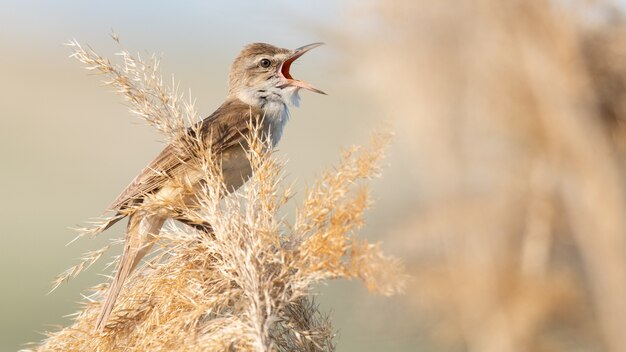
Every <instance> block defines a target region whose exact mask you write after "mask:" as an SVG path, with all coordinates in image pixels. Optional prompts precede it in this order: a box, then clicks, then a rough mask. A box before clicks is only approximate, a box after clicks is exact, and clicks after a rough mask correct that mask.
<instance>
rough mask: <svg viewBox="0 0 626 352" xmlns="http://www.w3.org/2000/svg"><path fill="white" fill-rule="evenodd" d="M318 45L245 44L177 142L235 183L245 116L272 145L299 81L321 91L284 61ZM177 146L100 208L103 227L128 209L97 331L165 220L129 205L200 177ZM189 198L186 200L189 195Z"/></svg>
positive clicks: (242, 163) (244, 170)
mask: <svg viewBox="0 0 626 352" xmlns="http://www.w3.org/2000/svg"><path fill="white" fill-rule="evenodd" d="M318 45H319V44H318V43H316V44H311V45H308V46H305V47H302V48H299V49H296V50H288V49H281V48H277V47H274V46H272V45H269V44H263V43H255V44H251V45H248V46H247V47H245V48H244V49H243V50H242V52H241V53H240V54H239V56H238V57H237V58H236V59H235V61H234V63H233V65H232V67H231V73H230V77H229V91H228V97H227V99H226V101H225V102H224V103H223V104H222V105H221V106H220V107H219V108H218V109H217V110H216V111H215V112H214V113H213V114H211V115H210V116H209V117H207V118H206V119H204V120H202V121H201V122H199V124H198V125H197V126H194V127H192V128H190V129H188V130H187V133H186V135H185V137H184V138H183V139H182V143H181V144H182V145H184V144H185V143H186V142H188V141H190V140H191V139H199V140H201V141H202V143H203V144H204V146H205V147H206V149H209V150H211V151H212V152H213V153H215V155H216V156H217V157H218V158H220V159H221V160H220V161H221V165H222V173H223V177H224V183H225V185H226V189H227V190H229V191H233V190H236V189H237V188H239V187H240V186H241V185H242V184H243V183H244V182H245V181H246V180H247V179H248V178H249V177H250V175H251V172H252V170H251V167H250V164H249V162H248V159H247V157H246V149H245V148H246V143H245V136H247V135H248V133H249V131H248V128H249V123H251V122H252V123H260V124H261V126H257V127H260V131H261V133H262V134H265V135H267V136H270V137H271V140H272V142H273V144H276V143H277V142H278V140H279V139H280V136H281V134H282V129H283V126H284V124H285V123H286V121H287V118H288V110H287V104H290V103H291V102H296V103H297V97H298V90H299V89H300V88H305V89H309V90H311V91H314V92H317V93H323V92H321V91H319V90H317V89H316V88H314V87H313V86H311V85H310V84H308V83H306V82H302V81H298V80H295V79H293V78H292V77H291V75H290V73H289V66H290V65H291V63H292V62H293V61H294V60H296V59H297V58H298V57H300V56H301V55H302V54H304V53H305V52H307V51H308V50H310V49H312V48H314V47H316V46H318ZM196 134H199V135H198V136H196ZM185 150H186V149H185V148H180V147H177V146H174V145H168V146H166V147H165V148H164V149H163V151H162V152H161V153H160V154H159V155H158V156H157V157H156V158H155V159H154V160H153V161H152V162H150V164H148V166H146V167H145V168H144V169H143V170H142V171H141V172H140V173H139V175H137V177H135V179H134V180H133V181H132V182H131V183H130V184H129V185H128V187H126V189H124V190H123V191H122V192H121V194H120V195H119V196H118V197H117V198H116V199H115V201H113V203H112V204H111V205H110V206H109V208H108V210H111V211H114V212H117V216H115V217H114V218H112V220H111V221H110V222H109V223H108V224H107V225H106V227H105V228H104V230H106V229H107V228H109V227H110V226H112V225H113V224H114V223H116V222H117V221H119V220H121V219H122V218H123V217H124V216H125V214H128V213H129V212H130V214H129V221H128V227H127V232H126V240H125V241H126V242H125V245H124V250H123V253H122V257H121V259H120V262H119V264H118V268H117V272H116V275H115V277H114V279H113V282H112V283H111V285H110V287H109V291H108V293H107V297H106V299H105V301H104V303H103V305H102V309H101V312H100V315H99V316H98V318H97V321H96V326H95V328H96V330H97V331H103V330H104V328H105V326H106V323H107V321H108V319H109V317H110V315H111V313H112V311H113V307H114V305H115V301H116V300H117V297H118V295H119V294H120V292H121V290H122V287H123V285H124V282H125V280H126V279H127V278H128V276H129V275H130V273H131V272H132V271H133V269H134V268H135V267H136V266H137V265H138V263H139V262H140V261H141V259H142V258H143V257H144V256H145V255H146V254H148V253H149V251H150V249H151V247H152V244H153V243H154V241H155V239H156V236H157V235H158V234H159V232H160V230H161V227H162V226H163V224H164V223H165V221H166V220H167V219H168V218H170V217H172V214H168V213H167V212H166V211H158V210H157V211H154V212H148V211H147V210H136V211H132V209H133V208H132V205H135V204H140V203H144V202H146V201H150V200H151V199H157V200H172V199H173V198H174V197H179V196H180V195H181V192H182V191H183V190H182V188H181V187H180V185H179V183H178V182H175V181H174V180H180V179H184V180H186V181H187V182H189V183H191V184H193V185H199V184H200V181H201V179H200V175H201V173H200V172H198V170H196V169H194V167H193V166H192V165H193V163H189V161H191V160H192V155H189V153H187V152H185ZM148 195H150V197H147V196H148ZM189 198H193V196H191V197H189ZM190 202H191V203H193V199H190ZM129 210H130V211H129ZM174 218H176V219H177V220H180V221H182V222H184V223H187V224H189V225H192V226H196V225H198V226H199V227H201V228H205V229H208V228H210V225H209V224H195V223H193V222H192V221H190V220H189V219H184V218H177V217H175V216H174Z"/></svg>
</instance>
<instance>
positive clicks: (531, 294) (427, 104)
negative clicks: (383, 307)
mask: <svg viewBox="0 0 626 352" xmlns="http://www.w3.org/2000/svg"><path fill="white" fill-rule="evenodd" d="M607 3H608V4H609V5H608V6H609V7H608V8H607V7H605V6H607ZM610 3H611V2H584V3H583V2H578V1H573V2H572V1H565V2H564V1H550V0H538V1H501V0H480V1H475V0H459V1H454V2H444V1H436V0H435V1H433V0H421V1H413V0H406V1H394V2H386V1H375V2H374V3H372V2H368V4H369V5H367V6H371V7H368V8H366V10H365V11H360V12H358V13H360V14H362V15H364V16H366V18H367V20H366V21H365V23H366V24H367V25H363V26H357V28H358V30H359V33H358V35H354V36H353V37H350V41H347V43H351V44H353V45H354V53H353V55H354V56H355V57H358V60H354V59H352V60H349V61H350V63H351V64H352V65H358V66H359V67H357V75H358V76H359V77H364V78H365V79H367V80H368V83H369V86H370V88H371V89H372V92H373V93H374V94H373V96H374V97H375V98H376V99H378V102H379V104H381V105H382V106H383V108H389V109H390V110H391V109H392V111H394V112H395V113H396V114H397V116H398V121H397V122H396V124H397V125H398V126H400V128H399V131H400V133H398V136H397V138H396V140H397V141H398V143H399V144H401V145H402V147H403V148H402V149H403V150H405V151H407V152H406V156H405V157H406V158H407V162H406V163H405V164H404V165H406V167H407V168H411V167H412V166H413V167H414V170H412V171H414V174H415V175H418V178H416V179H415V180H413V181H414V182H413V183H412V184H414V185H417V186H416V187H415V188H420V190H419V191H415V192H416V195H417V196H419V197H420V208H419V210H416V211H415V212H414V213H413V214H412V215H411V216H410V218H407V219H405V220H404V221H399V225H398V227H397V229H396V230H395V231H392V233H391V234H388V237H390V238H395V239H396V242H397V246H398V247H399V248H400V249H401V250H402V252H404V253H406V255H405V256H406V257H407V258H410V261H409V262H408V263H407V265H408V267H409V270H410V272H411V273H412V274H413V276H414V277H415V278H416V279H415V280H414V285H413V286H411V289H410V292H411V296H412V297H413V302H412V303H414V306H415V307H416V308H417V309H416V313H415V315H416V316H420V317H430V321H427V323H426V324H425V326H426V327H427V329H428V330H429V331H432V330H433V329H432V327H433V326H435V325H436V326H439V328H436V329H434V330H435V331H434V333H435V335H438V337H445V338H443V339H438V338H437V337H434V338H433V341H432V343H433V344H434V345H436V346H437V347H435V348H434V349H436V350H441V349H446V350H448V349H449V350H453V351H481V352H485V351H498V352H507V351H583V350H584V351H590V350H593V351H613V352H618V351H624V348H625V347H624V346H626V300H625V297H626V216H625V214H626V196H625V195H626V181H625V180H626V175H625V173H624V170H625V168H624V160H626V159H625V158H624V157H625V156H626V153H625V149H624V145H625V144H624V141H626V138H625V136H626V134H624V126H625V124H624V121H625V119H626V110H625V109H624V106H625V105H624V102H625V101H626V100H624V98H625V97H626V95H625V92H626V90H625V87H626V42H625V41H624V39H625V38H626V25H625V23H626V22H625V21H624V19H625V17H624V15H623V12H622V11H621V10H619V8H620V7H619V6H618V5H615V6H613V7H610V6H611V5H610ZM356 6H358V7H359V8H360V9H363V5H362V4H359V5H356ZM622 8H623V6H622ZM352 13H354V11H353V12H352ZM368 16H369V17H368ZM372 24H376V26H375V27H374V26H372ZM346 27H350V26H346ZM368 29H371V33H367V34H368V35H364V33H363V31H364V30H368ZM362 38H367V39H366V40H363V39H362ZM389 38H393V40H389ZM389 87H393V89H389ZM410 171H411V170H409V172H407V173H410ZM394 233H395V234H396V236H393V234H394ZM433 322H437V323H439V324H433Z"/></svg>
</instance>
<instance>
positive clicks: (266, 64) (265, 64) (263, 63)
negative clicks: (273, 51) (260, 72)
mask: <svg viewBox="0 0 626 352" xmlns="http://www.w3.org/2000/svg"><path fill="white" fill-rule="evenodd" d="M271 65H272V62H271V61H270V59H261V61H259V66H261V67H263V68H268V67H270V66H271Z"/></svg>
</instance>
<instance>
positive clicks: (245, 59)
mask: <svg viewBox="0 0 626 352" xmlns="http://www.w3.org/2000/svg"><path fill="white" fill-rule="evenodd" d="M320 45H322V43H314V44H309V45H305V46H303V47H300V48H298V49H295V50H289V49H283V48H278V47H275V46H273V45H270V44H265V43H253V44H249V45H247V46H246V47H245V48H243V50H242V51H241V52H240V53H239V56H237V58H236V59H235V61H234V62H233V65H232V67H231V69H230V77H229V87H228V94H229V96H231V97H235V98H238V99H240V100H242V101H243V102H245V103H247V104H250V105H254V106H263V105H265V104H266V103H267V102H282V103H285V104H291V105H296V106H297V105H298V102H299V96H298V91H299V90H300V89H301V88H304V89H307V90H310V91H312V92H315V93H320V94H326V93H324V92H322V91H321V90H319V89H317V88H315V87H314V86H313V85H311V84H309V83H307V82H304V81H300V80H297V79H294V78H293V77H292V76H291V73H290V72H289V69H290V68H291V64H292V63H293V62H294V61H296V60H297V59H298V58H299V57H300V56H302V55H304V53H306V52H307V51H309V50H311V49H313V48H315V47H318V46H320Z"/></svg>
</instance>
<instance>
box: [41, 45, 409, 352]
mask: <svg viewBox="0 0 626 352" xmlns="http://www.w3.org/2000/svg"><path fill="white" fill-rule="evenodd" d="M69 46H70V47H71V48H72V50H73V56H74V57H75V58H77V59H78V60H79V61H81V62H82V63H83V64H85V65H86V67H87V69H89V70H93V71H96V72H98V73H100V74H102V75H104V76H105V77H107V79H108V81H107V84H108V85H109V86H111V87H113V88H114V89H115V90H116V91H117V92H118V93H121V94H122V95H124V96H125V97H126V100H127V102H128V103H129V105H130V107H131V110H132V111H133V112H134V113H136V114H137V115H138V116H139V117H141V118H142V119H144V120H145V121H146V122H148V123H149V124H151V125H153V126H155V127H156V128H158V129H159V130H160V131H161V132H163V133H164V135H165V136H166V138H167V141H168V142H169V143H173V144H175V145H177V146H178V147H179V148H180V150H181V151H184V152H185V153H188V154H189V155H193V156H194V158H193V160H192V161H191V163H193V165H194V167H196V168H198V169H200V170H202V171H203V173H204V176H205V180H206V181H207V182H206V185H205V186H204V187H203V189H202V192H201V194H200V195H198V197H199V199H200V204H201V205H202V206H201V207H200V208H199V209H189V208H186V207H185V206H184V205H183V204H184V203H182V202H181V203H176V204H174V203H168V204H158V207H159V208H160V209H166V210H168V211H171V212H176V213H178V214H180V212H183V213H184V214H185V217H186V218H188V219H194V220H197V221H198V223H209V224H211V226H212V228H213V231H212V233H206V232H202V231H198V230H194V229H192V228H191V227H186V226H176V225H174V224H169V226H166V227H165V228H164V230H163V231H162V233H161V234H160V236H159V242H158V246H159V249H158V250H156V253H155V255H154V256H153V257H152V258H150V259H149V260H148V261H147V263H146V264H145V265H144V266H143V267H142V268H141V269H140V270H137V271H136V272H135V273H134V274H133V276H132V277H131V279H130V280H129V281H128V282H127V284H126V286H125V287H124V289H123V290H122V293H121V295H120V297H119V300H118V303H117V305H116V307H115V309H114V311H113V315H112V320H111V322H110V324H109V329H107V330H106V331H105V333H103V334H98V333H94V332H93V326H94V320H95V318H96V316H97V314H98V312H99V309H100V304H101V303H100V300H101V299H102V295H103V292H104V290H105V286H106V285H99V286H97V287H94V288H93V289H92V291H93V293H92V294H90V295H88V296H86V298H85V301H84V303H85V304H84V308H83V309H82V310H81V311H80V312H78V313H76V315H75V320H74V323H73V324H72V325H70V326H68V327H66V328H64V329H62V330H60V331H57V332H52V333H49V336H48V338H47V339H46V340H45V341H44V342H43V343H42V344H41V345H40V346H38V347H37V348H35V350H37V351H117V350H136V351H159V350H166V351H197V350H206V351H219V350H245V351H248V350H250V351H332V350H334V348H335V347H334V343H333V336H334V333H333V329H332V327H331V325H330V322H329V320H328V318H327V317H325V316H324V315H323V314H322V313H320V312H319V311H318V309H317V306H316V304H315V303H314V301H313V299H312V298H311V297H310V296H309V291H310V289H311V287H312V285H314V284H316V283H319V282H321V281H324V280H329V279H335V278H359V279H361V280H363V281H364V283H365V285H366V286H367V287H368V289H369V290H370V291H372V292H378V293H381V294H384V295H388V294H393V293H396V292H399V291H401V289H402V275H403V274H402V272H401V266H400V265H399V263H398V262H397V260H395V259H392V258H389V257H386V256H384V255H383V254H382V253H381V251H380V249H379V247H378V246H377V245H373V244H369V243H367V242H366V241H364V240H361V239H358V238H356V237H355V236H354V233H355V231H356V230H358V229H359V227H360V226H361V225H362V222H363V219H362V215H363V211H364V210H365V209H366V208H367V207H368V205H369V200H368V193H367V188H366V187H364V186H362V185H360V183H361V182H360V181H362V180H366V179H369V178H371V177H373V176H375V175H376V174H377V172H378V168H377V164H378V162H379V160H380V159H381V158H382V157H383V151H384V148H385V145H386V144H387V140H388V135H387V134H380V133H377V134H374V136H373V138H372V144H371V146H370V147H368V148H351V149H349V150H347V151H346V152H344V154H343V155H342V158H341V161H340V162H339V165H338V166H337V167H335V168H333V169H330V170H328V171H326V172H325V173H323V175H322V176H321V178H320V179H319V180H318V181H317V182H315V183H314V184H313V185H312V187H310V188H309V189H308V190H307V191H306V194H305V198H304V203H303V204H302V205H301V206H300V207H299V209H298V210H297V214H296V220H295V223H293V224H288V223H287V222H286V221H284V220H283V218H282V216H281V209H282V208H283V206H284V205H285V204H286V202H287V201H288V199H289V198H290V195H291V192H292V190H291V189H289V188H288V187H284V186H283V178H282V172H283V171H282V170H283V162H282V161H281V160H279V159H278V158H277V157H276V156H275V154H274V153H273V151H272V150H271V148H270V147H269V145H270V144H269V143H267V141H266V139H265V138H264V137H263V136H260V135H259V133H258V131H254V130H253V132H252V133H251V135H250V136H248V142H249V144H250V146H251V148H250V152H249V155H248V156H249V160H250V162H251V165H252V166H253V170H254V175H253V176H252V178H251V179H250V180H249V181H248V183H247V185H246V186H245V187H244V189H242V190H240V191H239V192H237V193H235V194H233V195H231V196H226V194H227V192H226V189H225V187H224V184H223V182H222V180H221V177H222V176H221V174H220V170H221V168H220V167H219V165H218V163H219V162H218V161H217V160H216V157H215V155H213V154H212V153H211V151H210V150H206V149H205V146H203V145H202V143H200V142H199V141H198V140H196V139H194V138H192V137H190V136H192V135H193V133H191V134H190V133H189V131H191V130H188V129H187V126H190V125H192V124H193V122H195V121H198V119H197V114H196V112H195V110H194V109H193V104H192V103H189V102H183V101H185V100H184V98H183V96H182V95H180V94H179V93H178V91H177V90H176V89H172V88H171V87H168V86H166V85H164V84H163V82H162V80H161V77H160V73H159V68H158V62H157V60H156V59H155V58H154V57H153V58H152V59H151V60H149V61H142V60H141V59H139V58H136V57H134V56H132V55H130V54H129V53H128V52H126V51H123V52H122V53H121V54H120V55H121V58H122V61H123V63H122V65H117V64H114V63H111V62H110V61H109V60H107V59H104V58H102V57H100V56H99V55H97V54H96V53H95V52H94V51H93V50H91V49H85V48H83V47H82V46H81V45H79V44H78V43H77V42H76V41H73V42H71V43H70V44H69ZM172 87H175V85H173V86H172ZM250 118H251V119H258V118H262V116H251V117H250ZM196 135H197V134H196ZM180 184H181V186H183V187H185V186H187V185H186V184H185V180H180ZM151 204H152V203H151ZM128 211H131V212H132V211H154V209H146V208H145V207H144V206H142V205H137V206H133V207H132V208H130V209H128ZM107 220H108V219H103V223H102V224H104V223H105V222H106V221H107ZM102 224H95V226H94V227H92V228H89V229H82V231H81V232H82V234H96V233H98V232H99V231H101V230H102V226H103V225H102ZM105 250H106V248H104V249H102V250H99V251H94V252H91V253H88V254H87V255H86V257H85V258H84V261H83V262H81V263H80V264H78V265H77V266H75V267H73V268H71V269H69V270H68V271H67V272H66V273H64V274H63V275H61V276H60V277H59V278H58V280H57V281H56V283H55V285H58V284H60V283H61V282H62V281H64V280H66V279H68V278H69V277H71V276H74V275H76V274H78V273H79V272H80V271H81V270H83V269H84V268H85V267H87V266H89V265H90V264H91V263H93V262H94V261H95V260H97V259H98V258H99V257H100V256H101V255H102V253H103V252H104V251H105Z"/></svg>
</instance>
